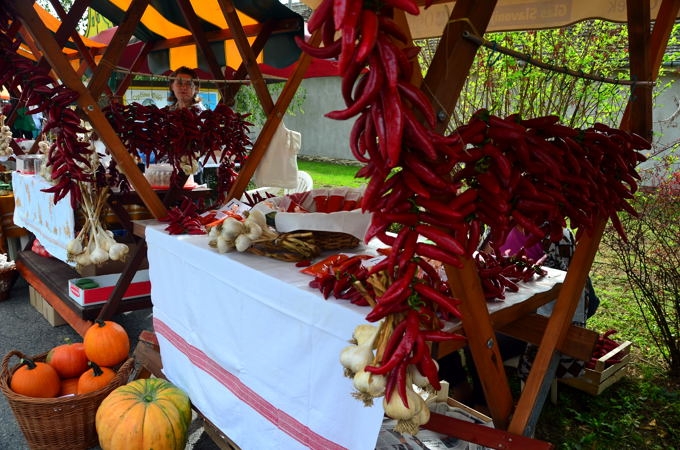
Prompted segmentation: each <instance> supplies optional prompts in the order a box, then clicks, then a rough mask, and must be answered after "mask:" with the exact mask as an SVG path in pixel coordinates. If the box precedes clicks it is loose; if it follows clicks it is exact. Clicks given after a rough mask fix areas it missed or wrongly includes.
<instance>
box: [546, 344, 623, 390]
mask: <svg viewBox="0 0 680 450" xmlns="http://www.w3.org/2000/svg"><path fill="white" fill-rule="evenodd" d="M631 345H632V343H631V342H630V341H625V342H623V343H621V344H619V346H618V347H616V348H615V349H613V350H612V351H610V352H609V353H607V354H606V355H603V356H602V357H601V358H599V359H598V360H597V361H596V362H595V368H594V369H588V368H586V369H584V373H583V374H582V375H581V376H579V377H576V378H562V379H560V380H559V381H560V382H561V383H564V384H566V385H568V386H571V387H574V388H576V389H580V390H582V391H584V392H587V393H588V394H591V395H599V394H601V393H602V392H603V391H604V390H605V389H607V388H608V387H609V386H611V385H612V384H614V383H616V382H617V381H618V380H620V379H621V377H623V375H624V374H625V366H626V365H627V364H628V361H629V360H630V346H631ZM614 357H616V358H617V359H618V360H619V362H617V363H615V364H609V365H608V362H610V360H612V359H614Z"/></svg>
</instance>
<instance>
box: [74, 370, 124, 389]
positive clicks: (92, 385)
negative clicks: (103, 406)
mask: <svg viewBox="0 0 680 450" xmlns="http://www.w3.org/2000/svg"><path fill="white" fill-rule="evenodd" d="M90 366H91V369H90V370H87V371H85V372H84V373H83V374H82V375H81V376H80V378H78V388H77V389H76V392H77V393H78V394H87V393H88V392H94V391H97V390H99V389H101V388H103V387H105V386H107V385H108V384H109V383H110V382H111V380H113V379H114V378H115V376H116V372H115V371H114V370H113V369H111V368H109V367H99V366H98V365H97V364H96V363H93V362H90Z"/></svg>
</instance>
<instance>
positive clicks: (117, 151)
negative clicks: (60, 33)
mask: <svg viewBox="0 0 680 450" xmlns="http://www.w3.org/2000/svg"><path fill="white" fill-rule="evenodd" d="M14 7H15V9H16V12H17V14H18V15H19V19H20V20H21V21H22V23H23V25H24V27H26V29H27V30H28V31H29V32H30V33H31V35H32V36H33V39H35V41H36V43H37V44H38V45H39V46H40V49H41V51H42V53H43V54H44V55H45V58H46V60H47V61H48V62H49V64H50V66H51V67H52V68H53V69H54V71H55V72H56V74H57V75H58V76H59V79H60V80H61V81H62V82H63V83H64V85H66V86H67V87H69V88H70V89H72V90H74V91H76V92H77V93H78V95H79V97H78V100H77V103H78V106H79V107H80V109H81V110H82V112H83V113H84V114H85V115H86V116H87V117H88V119H89V121H90V123H91V124H92V127H93V128H94V130H95V131H96V132H97V135H98V136H99V137H100V139H101V140H102V141H103V142H104V144H106V146H107V147H108V148H109V150H110V151H111V153H112V155H113V158H114V159H115V160H116V162H117V163H118V166H119V168H120V170H121V172H123V173H124V174H125V175H126V176H127V178H128V180H129V181H130V184H131V185H132V187H134V189H135V191H137V193H138V195H139V197H140V198H141V199H142V201H143V202H144V204H145V206H146V207H147V209H148V210H149V211H150V212H151V214H153V216H154V217H155V218H157V219H158V218H161V217H164V216H165V215H166V214H167V210H166V208H165V205H163V202H161V200H160V198H159V197H158V195H156V193H155V192H154V190H153V189H152V188H151V185H150V184H149V182H148V181H147V179H146V178H144V175H143V174H142V173H141V172H140V171H139V168H138V167H137V164H136V163H135V161H134V160H133V159H132V156H131V155H130V154H129V153H128V151H127V149H126V148H125V146H124V145H123V143H122V142H121V140H120V138H119V137H118V135H117V134H116V132H115V131H114V130H113V128H112V127H111V124H110V123H109V122H108V120H107V119H106V117H105V116H104V114H103V113H102V111H101V109H100V108H99V105H98V104H97V102H96V100H95V99H94V98H93V97H92V95H91V94H90V91H89V90H88V89H87V88H86V87H85V85H83V83H82V81H81V79H80V77H79V76H78V74H77V73H76V72H75V71H74V70H73V67H71V64H70V63H69V62H68V60H67V59H66V57H65V56H64V54H63V53H62V50H61V47H60V46H59V45H58V44H57V42H56V41H55V40H54V37H53V36H52V33H51V32H50V31H49V30H48V29H47V27H45V24H44V23H43V22H42V20H40V17H39V16H38V14H37V13H36V12H35V10H34V9H33V7H32V4H31V3H30V2H18V3H16V4H15V6H14Z"/></svg>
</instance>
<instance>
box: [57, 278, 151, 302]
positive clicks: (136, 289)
mask: <svg viewBox="0 0 680 450" xmlns="http://www.w3.org/2000/svg"><path fill="white" fill-rule="evenodd" d="M120 276H121V274H120V273H116V274H110V275H99V276H95V277H83V278H87V279H89V280H93V281H95V282H97V284H99V287H97V288H91V289H82V288H80V287H78V286H77V285H76V282H77V281H78V280H82V278H73V279H71V280H68V293H69V296H70V297H71V298H72V299H73V300H75V301H76V302H77V303H79V304H80V305H83V306H86V305H96V304H98V303H104V302H106V301H108V300H109V297H110V296H111V293H112V292H113V290H114V289H115V287H116V283H117V282H118V279H119V278H120ZM150 294H151V281H149V271H148V270H140V271H138V272H137V273H136V274H135V276H134V277H133V278H132V282H131V283H130V286H128V288H127V290H126V291H125V293H124V294H123V300H127V299H131V298H137V297H145V296H147V295H150Z"/></svg>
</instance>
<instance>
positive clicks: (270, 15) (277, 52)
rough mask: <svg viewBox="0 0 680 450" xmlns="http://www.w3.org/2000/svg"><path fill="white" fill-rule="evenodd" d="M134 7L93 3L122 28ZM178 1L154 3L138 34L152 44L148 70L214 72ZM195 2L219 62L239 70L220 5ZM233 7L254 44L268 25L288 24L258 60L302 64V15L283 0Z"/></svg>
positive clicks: (127, 0)
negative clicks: (299, 61)
mask: <svg viewBox="0 0 680 450" xmlns="http://www.w3.org/2000/svg"><path fill="white" fill-rule="evenodd" d="M131 3H132V1H131V0H92V3H91V4H90V7H91V8H92V9H94V10H95V11H96V12H98V13H99V14H101V15H102V16H103V17H104V18H106V19H108V20H110V21H111V22H112V23H113V24H114V25H119V24H121V22H122V21H123V19H124V17H125V12H126V11H127V9H128V8H129V7H130V5H131ZM179 3H180V2H177V1H168V0H157V1H152V2H150V4H149V6H148V7H147V9H146V10H145V12H144V14H143V16H142V19H141V21H140V23H139V24H138V25H137V27H136V28H135V31H134V33H133V36H134V38H135V39H137V40H139V41H141V42H145V43H151V44H153V47H152V51H151V52H150V54H149V55H148V66H149V69H150V70H151V72H152V73H157V74H160V73H164V72H165V71H167V70H169V69H175V68H177V67H179V66H188V67H198V68H201V69H203V70H206V71H207V70H209V68H208V66H207V63H206V61H205V60H204V58H203V54H202V52H201V51H198V50H197V47H196V45H195V39H194V36H193V34H192V31H191V24H189V23H187V20H186V19H185V16H184V14H183V13H182V10H181V9H180V6H179ZM190 3H191V7H192V8H193V10H194V12H195V14H196V17H197V19H198V22H199V23H198V26H200V29H201V30H202V31H203V32H204V33H205V35H206V38H207V39H208V41H209V42H210V48H211V50H212V52H213V53H214V54H215V56H216V58H217V62H218V64H219V65H220V66H223V67H224V66H231V67H238V66H239V65H240V63H241V56H240V54H239V52H238V49H237V47H236V44H235V43H234V41H233V40H232V39H231V37H232V36H231V34H230V30H229V27H228V24H227V22H226V19H225V15H224V14H223V12H222V10H221V8H220V5H219V3H218V1H217V0H191V1H190ZM233 3H234V6H235V8H236V10H237V14H238V17H239V20H240V21H241V24H242V25H243V28H244V31H246V34H247V36H248V39H249V41H250V43H251V44H252V42H253V41H254V40H255V37H256V36H257V34H258V33H257V31H259V30H261V29H262V26H263V25H265V24H269V23H273V22H277V23H279V24H281V23H286V24H288V25H287V26H286V28H287V30H286V31H281V32H277V31H275V32H273V33H272V35H271V36H270V37H269V39H268V40H267V42H266V44H265V46H264V49H263V51H262V54H261V55H260V57H259V62H263V63H266V64H268V65H271V66H273V67H286V66H288V65H290V64H292V63H293V62H294V61H296V60H297V58H298V56H299V54H300V49H299V48H298V46H297V45H296V44H295V41H294V36H295V35H300V36H302V33H303V30H304V22H303V19H302V17H301V16H300V15H299V14H297V13H295V12H293V11H291V10H290V9H288V8H287V7H286V6H284V5H283V4H281V3H280V2H279V1H278V0H234V2H233ZM249 30H250V33H249V32H248V31H249Z"/></svg>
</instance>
